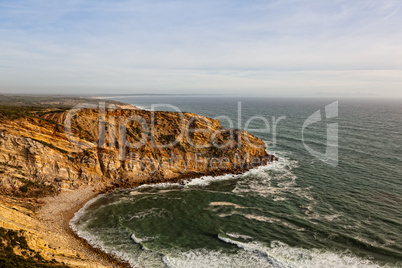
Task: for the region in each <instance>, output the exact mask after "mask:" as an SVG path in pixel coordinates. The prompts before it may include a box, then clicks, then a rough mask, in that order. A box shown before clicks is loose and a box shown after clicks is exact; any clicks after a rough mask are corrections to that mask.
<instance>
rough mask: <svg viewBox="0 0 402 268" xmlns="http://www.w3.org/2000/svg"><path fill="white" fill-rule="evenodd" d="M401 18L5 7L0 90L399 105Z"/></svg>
mask: <svg viewBox="0 0 402 268" xmlns="http://www.w3.org/2000/svg"><path fill="white" fill-rule="evenodd" d="M400 13H401V4H400V2H399V1H391V0H389V1H353V2H350V1H333V2H322V1H308V2H303V3H301V2H299V1H269V2H268V1H252V2H250V3H248V2H244V1H228V0H227V1H202V2H201V1H96V2H95V1H78V0H75V1H65V2H60V1H12V2H11V1H10V2H7V1H3V2H0V70H1V72H0V92H2V91H4V92H5V91H7V90H8V89H9V88H14V89H16V90H19V91H21V92H24V91H27V90H29V88H31V89H32V90H35V91H39V90H41V91H45V92H49V93H51V92H52V89H54V90H56V89H57V88H66V87H68V88H69V89H71V91H72V93H75V92H82V89H87V90H89V91H91V92H92V91H93V92H95V91H96V90H98V91H102V92H103V93H107V92H105V91H106V90H109V89H111V88H116V89H118V90H120V91H121V93H131V92H130V91H131V90H133V91H142V92H145V91H153V92H174V93H179V92H183V91H186V92H188V93H191V92H197V93H198V92H199V90H205V92H221V93H228V92H233V91H236V92H237V91H239V92H240V91H241V90H244V89H250V90H252V91H253V92H255V94H258V93H264V94H265V93H266V94H269V93H272V94H273V93H275V92H276V91H277V90H278V89H281V90H282V91H284V92H289V94H296V93H298V94H310V93H314V92H317V90H321V91H324V92H339V93H340V94H346V93H347V92H348V90H351V91H354V90H364V89H369V91H373V92H374V91H375V88H382V89H383V91H385V92H386V94H388V95H389V96H391V95H398V94H399V93H398V92H399V90H400V85H401V79H399V77H401V76H400V71H401V70H402V50H401V49H400V48H401V44H402V33H401V32H400V30H399V27H398V25H401V22H402V21H401V20H402V16H401V14H400ZM102 92H100V93H102ZM345 92H346V93H345ZM41 93H43V92H41Z"/></svg>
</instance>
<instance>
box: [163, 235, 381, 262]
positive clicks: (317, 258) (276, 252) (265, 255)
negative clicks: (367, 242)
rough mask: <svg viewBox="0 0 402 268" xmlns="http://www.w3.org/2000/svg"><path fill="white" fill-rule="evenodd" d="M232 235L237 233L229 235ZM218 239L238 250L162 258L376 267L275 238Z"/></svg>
mask: <svg viewBox="0 0 402 268" xmlns="http://www.w3.org/2000/svg"><path fill="white" fill-rule="evenodd" d="M228 236H231V237H234V238H238V237H241V235H239V234H234V235H229V234H228ZM219 239H220V240H222V241H224V242H226V243H229V244H233V245H236V246H237V247H238V248H239V251H238V252H236V253H228V252H223V251H207V250H205V249H201V250H193V251H186V252H174V253H172V254H169V255H167V256H164V257H163V262H164V263H165V264H166V265H167V266H168V267H175V268H179V267H223V268H224V267H256V268H257V267H258V268H259V267H270V268H273V267H274V268H296V267H297V268H322V267H326V268H327V267H328V268H380V267H389V266H381V265H379V264H376V263H374V262H372V261H370V260H364V259H361V258H358V257H356V256H353V255H351V254H347V253H335V252H330V251H323V250H318V249H312V250H307V249H302V248H295V247H290V246H288V245H286V244H284V243H281V242H279V241H274V242H272V243H271V245H270V246H265V245H263V244H261V243H258V242H248V243H246V242H239V241H236V240H233V239H231V238H229V237H227V236H220V237H219Z"/></svg>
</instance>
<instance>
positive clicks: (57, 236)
mask: <svg viewBox="0 0 402 268" xmlns="http://www.w3.org/2000/svg"><path fill="white" fill-rule="evenodd" d="M96 195H97V193H95V192H94V188H92V187H85V188H81V189H78V190H74V191H71V190H66V191H62V192H61V193H60V194H58V195H57V196H53V197H45V198H43V199H41V201H43V202H45V204H44V205H43V206H42V207H41V208H40V210H39V211H38V213H37V217H38V219H39V221H40V222H41V223H42V227H43V229H44V231H45V232H42V233H43V234H44V235H43V239H44V240H45V241H46V242H48V243H49V247H50V248H56V249H58V250H60V251H63V252H65V253H63V254H64V255H67V254H68V255H69V256H75V258H74V259H75V260H70V258H67V259H65V260H64V262H65V263H66V264H68V265H71V266H79V267H127V265H125V264H124V263H122V262H119V261H117V260H116V259H114V258H113V257H111V256H109V255H107V254H105V253H103V252H102V251H100V250H98V249H94V248H92V247H91V246H90V245H89V244H88V243H87V242H86V241H85V240H83V239H81V238H79V237H78V236H77V235H76V234H75V233H74V232H73V231H72V230H71V229H70V227H69V222H70V220H71V219H72V218H73V216H74V213H75V212H77V211H78V210H79V209H80V208H81V207H83V206H84V205H85V203H86V202H88V201H89V200H90V199H92V198H94V197H95V196H96ZM66 253H67V254H66ZM56 259H57V258H56Z"/></svg>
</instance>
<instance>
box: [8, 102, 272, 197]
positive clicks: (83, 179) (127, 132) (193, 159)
mask: <svg viewBox="0 0 402 268" xmlns="http://www.w3.org/2000/svg"><path fill="white" fill-rule="evenodd" d="M101 112H102V111H101ZM70 115H71V114H70ZM68 116H69V112H68V111H65V110H63V111H57V110H56V111H54V110H52V111H51V112H49V113H45V114H43V115H41V116H32V117H25V118H19V119H17V120H3V122H2V124H1V126H0V172H2V173H3V175H2V176H1V182H0V183H1V185H2V188H3V190H4V189H10V190H11V189H14V188H20V187H21V185H23V184H24V179H25V180H29V181H33V182H35V183H39V184H41V185H44V186H52V187H55V188H56V189H60V188H64V189H77V188H80V187H81V186H84V185H91V186H95V187H99V188H105V187H106V188H111V187H129V186H133V185H137V184H139V183H144V182H161V181H171V180H180V179H182V178H187V177H194V176H201V175H217V174H223V173H238V172H242V171H245V170H247V169H250V168H253V167H256V166H258V165H263V164H266V163H267V162H268V161H270V160H272V159H273V156H269V155H268V154H267V153H266V147H265V144H264V142H263V141H262V140H261V139H259V138H256V137H254V136H253V135H251V134H249V133H246V132H244V131H242V130H236V129H224V128H222V127H221V125H220V124H219V121H218V120H214V119H210V118H207V117H203V116H199V115H195V114H191V113H183V114H179V113H173V112H155V113H154V114H152V113H151V112H148V111H143V110H139V109H114V110H109V111H106V112H105V113H104V116H103V117H104V118H105V124H104V125H102V124H101V126H99V118H100V117H101V118H102V115H101V116H100V115H99V109H82V110H79V111H77V113H76V114H75V115H74V117H73V118H72V120H71V132H70V134H69V135H68V133H69V132H68V127H67V134H66V131H65V130H66V128H65V127H66V125H65V123H66V122H68V120H67V121H66V118H67V119H68ZM99 133H101V134H99ZM102 137H103V138H102ZM100 139H101V141H99V140H100ZM102 139H104V140H103V141H102Z"/></svg>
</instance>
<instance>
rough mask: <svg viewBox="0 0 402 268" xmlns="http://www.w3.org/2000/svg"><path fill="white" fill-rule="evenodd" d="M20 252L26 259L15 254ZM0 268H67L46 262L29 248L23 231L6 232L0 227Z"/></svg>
mask: <svg viewBox="0 0 402 268" xmlns="http://www.w3.org/2000/svg"><path fill="white" fill-rule="evenodd" d="M15 250H17V251H20V252H22V253H23V254H24V256H26V257H22V256H20V255H17V254H16V253H15ZM0 267H4V268H14V267H22V268H25V267H26V268H28V267H29V268H36V267H38V268H39V267H41V268H42V267H67V266H65V265H62V264H60V263H57V262H56V261H46V260H45V259H43V258H42V257H41V256H40V255H39V253H38V252H35V251H33V250H32V249H30V248H29V246H28V244H27V241H26V239H25V237H24V235H23V231H13V230H7V229H4V228H2V227H0Z"/></svg>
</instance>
